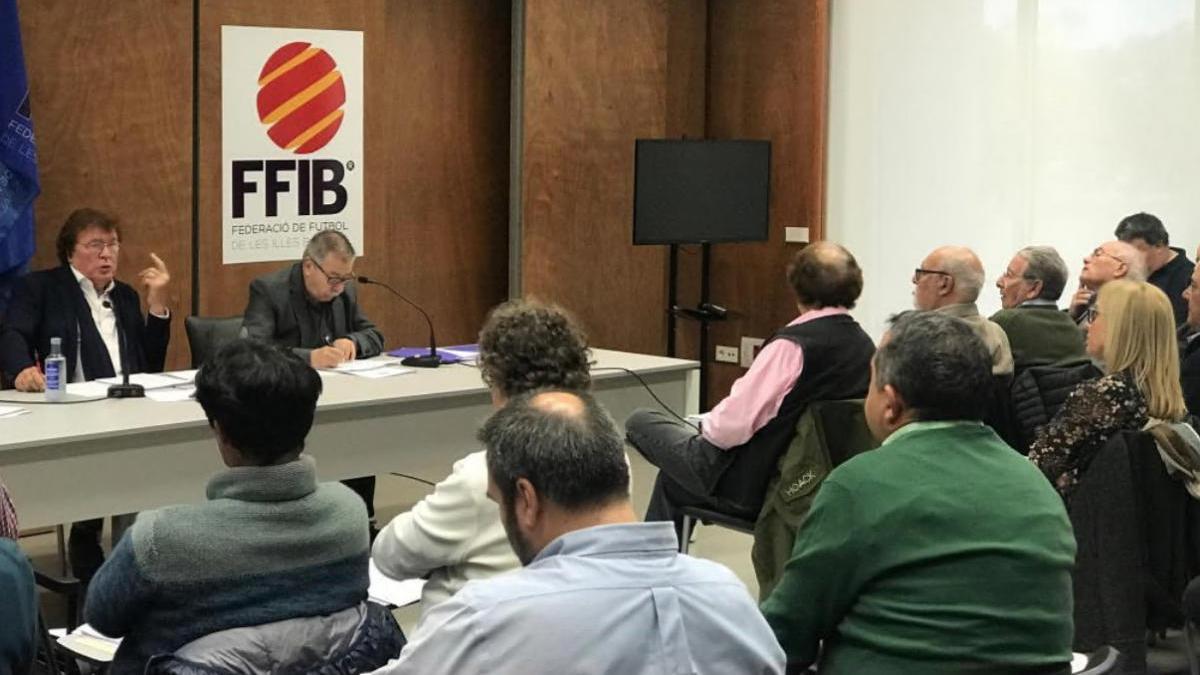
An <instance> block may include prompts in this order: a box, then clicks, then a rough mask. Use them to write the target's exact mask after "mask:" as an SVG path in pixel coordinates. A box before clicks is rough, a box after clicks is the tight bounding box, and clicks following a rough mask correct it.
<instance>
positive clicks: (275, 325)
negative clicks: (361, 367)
mask: <svg viewBox="0 0 1200 675" xmlns="http://www.w3.org/2000/svg"><path fill="white" fill-rule="evenodd" d="M354 258H355V253H354V245H353V244H351V243H350V240H349V239H347V238H346V235H344V234H342V233H341V232H338V231H336V230H324V231H322V232H318V233H316V234H315V235H313V237H312V239H309V240H308V245H306V246H305V247H304V255H303V257H302V258H301V259H300V262H296V263H292V264H291V265H289V266H287V267H285V268H283V269H281V270H277V271H275V272H272V273H270V274H266V275H263V276H261V277H259V278H257V279H255V280H254V281H252V282H250V300H249V301H248V302H247V304H246V310H245V311H244V312H243V313H242V335H244V336H246V337H251V338H256V339H259V340H265V341H267V342H272V343H274V344H277V345H280V346H282V347H287V348H288V349H291V350H292V352H293V353H295V354H296V355H297V356H299V357H300V358H302V359H304V361H305V363H308V364H309V365H311V366H312V367H313V368H332V367H334V366H336V365H337V364H339V363H341V362H343V361H353V360H355V359H367V358H370V357H372V356H377V355H378V354H379V353H380V352H382V351H383V334H382V333H380V332H379V329H378V328H376V327H375V324H373V323H371V322H370V321H369V320H368V319H367V317H366V315H365V314H363V312H362V307H360V306H359V304H358V292H357V289H356V288H355V285H354ZM342 482H343V483H344V484H345V485H346V487H348V488H350V489H351V490H354V491H355V492H357V493H358V495H359V496H360V497H362V499H363V502H365V503H366V505H367V515H368V516H369V517H370V518H371V523H372V527H374V521H375V477H374V476H363V477H361V478H351V479H349V480H344V481H342Z"/></svg>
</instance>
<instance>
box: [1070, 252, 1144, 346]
mask: <svg viewBox="0 0 1200 675" xmlns="http://www.w3.org/2000/svg"><path fill="white" fill-rule="evenodd" d="M1146 275H1147V272H1146V258H1145V256H1143V255H1142V252H1141V251H1139V250H1137V248H1135V247H1134V246H1133V244H1129V243H1126V242H1123V241H1107V242H1104V243H1103V244H1100V245H1099V246H1097V247H1096V248H1095V250H1093V251H1092V252H1091V253H1090V254H1088V255H1087V256H1086V257H1084V259H1083V269H1082V270H1081V271H1080V272H1079V290H1077V291H1075V295H1074V296H1073V297H1072V298H1071V306H1070V308H1069V309H1068V313H1069V314H1070V315H1071V318H1072V319H1073V320H1074V321H1075V324H1076V325H1078V326H1080V327H1081V328H1087V322H1088V316H1089V312H1088V310H1090V309H1091V308H1092V306H1093V305H1095V304H1096V293H1098V292H1099V291H1100V287H1101V286H1103V285H1104V284H1106V283H1108V282H1110V281H1115V280H1117V279H1126V280H1128V281H1145V280H1146Z"/></svg>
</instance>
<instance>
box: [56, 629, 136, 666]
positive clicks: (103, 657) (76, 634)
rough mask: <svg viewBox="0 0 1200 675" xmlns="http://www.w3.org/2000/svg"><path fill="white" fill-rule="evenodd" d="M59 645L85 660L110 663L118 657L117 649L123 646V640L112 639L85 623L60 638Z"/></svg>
mask: <svg viewBox="0 0 1200 675" xmlns="http://www.w3.org/2000/svg"><path fill="white" fill-rule="evenodd" d="M58 644H60V645H62V646H63V647H64V648H66V649H68V650H70V651H72V652H75V653H76V654H79V655H80V656H83V657H85V658H89V659H91V660H93V661H99V662H100V663H108V662H110V661H112V660H113V656H115V655H116V653H117V647H120V646H121V639H120V638H110V637H108V636H107V635H104V634H102V633H101V632H100V631H98V630H96V629H95V628H92V627H91V626H89V625H88V624H86V623H85V624H83V625H82V626H80V627H78V628H76V629H75V630H73V631H71V632H70V633H67V634H66V635H62V636H60V637H59V638H58Z"/></svg>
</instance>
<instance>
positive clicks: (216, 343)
mask: <svg viewBox="0 0 1200 675" xmlns="http://www.w3.org/2000/svg"><path fill="white" fill-rule="evenodd" d="M183 325H184V328H186V329H187V336H188V347H190V348H191V350H192V367H193V368H199V367H200V366H202V365H204V362H205V361H206V360H208V357H210V356H212V355H213V354H214V353H215V352H216V351H217V350H218V349H220V348H221V345H223V344H225V343H226V342H232V341H233V340H236V339H237V338H238V336H240V335H241V333H242V317H240V316H229V317H206V316H189V317H187V318H186V319H184V320H183Z"/></svg>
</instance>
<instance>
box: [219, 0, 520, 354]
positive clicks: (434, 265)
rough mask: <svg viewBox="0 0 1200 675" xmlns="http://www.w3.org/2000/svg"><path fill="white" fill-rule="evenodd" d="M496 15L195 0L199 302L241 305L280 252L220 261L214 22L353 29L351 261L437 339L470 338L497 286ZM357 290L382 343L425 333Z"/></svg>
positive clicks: (501, 271) (502, 265) (501, 64)
mask: <svg viewBox="0 0 1200 675" xmlns="http://www.w3.org/2000/svg"><path fill="white" fill-rule="evenodd" d="M509 21H510V3H509V2H508V1H507V0H505V1H501V0H489V1H488V2H473V1H471V0H452V1H451V0H446V1H440V2H436V3H431V2H425V1H423V0H405V1H402V2H384V0H354V1H350V2H345V1H339V0H322V1H313V2H305V3H291V2H283V1H272V2H255V3H245V2H236V1H234V0H203V1H202V2H201V5H200V64H201V65H200V68H201V70H200V99H201V100H202V101H208V102H209V104H207V105H205V106H203V107H202V114H201V125H200V170H201V178H200V205H201V206H200V213H201V222H200V282H201V294H200V313H202V314H206V315H225V314H240V313H241V312H242V310H243V309H244V308H245V303H246V293H247V287H248V285H249V283H250V281H251V280H252V279H253V278H254V277H255V276H258V275H260V274H263V273H265V272H268V271H271V270H274V269H277V268H279V267H280V266H281V265H284V264H285V263H282V262H278V263H253V264H241V265H223V264H222V262H221V218H220V210H221V191H220V190H221V184H220V182H221V164H220V162H221V117H220V105H219V102H220V95H221V94H220V92H221V71H220V27H221V25H224V24H231V25H258V26H281V27H287V26H303V27H307V28H330V29H344V30H362V31H364V40H363V41H364V50H365V54H364V63H365V68H366V81H365V83H364V95H365V96H366V109H365V113H364V115H365V119H364V137H363V142H364V145H365V158H364V165H365V166H364V170H366V171H368V172H369V173H368V174H367V176H366V179H365V183H364V189H365V191H366V192H365V195H364V213H365V221H366V251H367V252H366V254H365V255H363V256H361V257H360V258H359V261H358V263H357V265H356V271H358V272H359V273H362V274H366V275H369V276H373V277H378V278H380V279H384V280H387V281H388V282H389V283H391V284H392V285H393V286H395V287H397V288H398V289H399V290H400V291H401V292H402V293H405V294H406V295H407V296H408V297H410V298H411V299H412V300H414V301H415V302H417V303H419V304H421V305H423V306H424V307H425V308H426V309H427V310H428V311H429V313H430V314H431V315H432V316H433V318H434V321H435V323H436V324H437V328H438V332H439V340H440V341H441V342H443V343H446V344H450V343H456V342H466V341H473V340H474V336H475V334H476V333H477V332H478V330H479V326H480V324H481V323H482V320H483V317H484V315H485V313H486V312H487V310H488V309H489V308H490V307H491V306H492V305H494V304H495V303H496V302H498V301H500V300H502V299H503V298H504V297H505V296H506V293H507V286H506V283H507V281H506V272H507V240H508V239H507V237H508V234H507V177H508V117H509V112H508V97H509V84H508V81H509V80H508V74H509V55H508V45H509V40H510V37H509ZM300 253H301V252H300V251H297V252H296V256H297V258H299V256H300ZM360 298H361V300H360V301H361V302H362V304H363V307H364V310H365V312H366V313H367V315H368V316H370V317H371V318H372V320H374V321H375V322H376V323H377V324H378V325H379V326H380V328H381V330H382V331H383V333H384V336H385V338H386V340H387V344H388V345H389V347H391V346H396V345H401V344H406V345H414V344H416V345H419V344H422V343H423V342H424V341H425V340H426V329H425V325H424V322H423V321H422V320H421V318H420V316H418V315H416V314H415V313H413V312H412V310H409V309H407V308H406V307H403V306H400V305H398V304H397V301H396V300H394V299H393V298H392V296H390V295H388V294H386V292H385V291H384V290H383V289H378V288H363V289H360Z"/></svg>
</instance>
